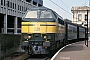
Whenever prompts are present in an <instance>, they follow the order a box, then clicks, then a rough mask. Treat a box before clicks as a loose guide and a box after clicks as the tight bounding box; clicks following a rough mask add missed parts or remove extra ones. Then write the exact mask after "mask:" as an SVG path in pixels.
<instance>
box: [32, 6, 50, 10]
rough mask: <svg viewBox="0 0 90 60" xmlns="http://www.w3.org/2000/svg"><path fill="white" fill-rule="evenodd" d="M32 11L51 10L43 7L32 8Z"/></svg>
mask: <svg viewBox="0 0 90 60" xmlns="http://www.w3.org/2000/svg"><path fill="white" fill-rule="evenodd" d="M30 10H51V9H49V8H47V7H44V6H42V7H31V8H30Z"/></svg>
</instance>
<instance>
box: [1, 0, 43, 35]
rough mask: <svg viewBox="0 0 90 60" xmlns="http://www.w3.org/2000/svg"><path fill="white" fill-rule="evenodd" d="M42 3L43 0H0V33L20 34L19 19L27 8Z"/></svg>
mask: <svg viewBox="0 0 90 60" xmlns="http://www.w3.org/2000/svg"><path fill="white" fill-rule="evenodd" d="M28 1H29V2H28ZM42 5H43V0H0V33H2V34H20V33H21V19H22V16H23V15H24V14H25V12H26V11H27V9H30V8H31V7H34V6H42Z"/></svg>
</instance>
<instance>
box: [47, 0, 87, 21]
mask: <svg viewBox="0 0 90 60" xmlns="http://www.w3.org/2000/svg"><path fill="white" fill-rule="evenodd" d="M49 1H51V2H52V3H53V4H55V5H56V6H58V7H59V8H61V9H62V10H64V11H65V12H67V13H68V14H70V15H72V14H71V13H70V12H68V11H67V10H65V9H64V8H62V7H60V6H59V5H58V4H56V3H55V2H53V1H52V0H49ZM61 1H62V0H61ZM87 2H88V1H87ZM87 2H85V3H84V4H83V5H85V4H86V3H87ZM62 3H63V4H65V3H64V2H63V1H62ZM65 5H66V4H65ZM66 6H67V5H66ZM67 7H68V6H67ZM68 8H69V7H68ZM74 18H75V19H78V18H76V17H74Z"/></svg>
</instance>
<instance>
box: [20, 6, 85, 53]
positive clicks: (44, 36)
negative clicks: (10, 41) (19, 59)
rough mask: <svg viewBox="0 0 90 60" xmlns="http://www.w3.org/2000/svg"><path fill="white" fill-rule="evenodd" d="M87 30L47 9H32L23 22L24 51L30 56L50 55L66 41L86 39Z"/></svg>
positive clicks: (22, 38) (28, 11)
mask: <svg viewBox="0 0 90 60" xmlns="http://www.w3.org/2000/svg"><path fill="white" fill-rule="evenodd" d="M85 29H86V28H84V27H81V26H78V25H75V24H72V23H71V24H70V23H67V22H65V21H64V20H63V18H62V17H61V16H60V15H58V14H57V13H56V12H55V11H53V10H51V9H49V8H47V7H32V8H31V9H29V10H27V12H26V13H25V15H24V16H23V18H22V22H21V40H22V49H23V50H25V52H28V54H48V53H49V52H50V51H51V50H55V49H57V48H59V47H60V46H61V45H63V44H65V41H68V40H73V39H77V38H78V39H80V38H85ZM79 35H80V36H79ZM82 35H83V36H82Z"/></svg>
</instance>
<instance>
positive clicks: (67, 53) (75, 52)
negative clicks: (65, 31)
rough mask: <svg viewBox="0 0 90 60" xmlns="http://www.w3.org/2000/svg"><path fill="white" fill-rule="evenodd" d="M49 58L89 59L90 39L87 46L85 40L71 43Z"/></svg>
mask: <svg viewBox="0 0 90 60" xmlns="http://www.w3.org/2000/svg"><path fill="white" fill-rule="evenodd" d="M51 60H90V41H89V42H88V47H87V46H86V45H85V41H81V42H76V43H73V44H71V45H69V46H67V47H66V48H64V49H63V50H61V51H60V52H59V53H57V55H56V56H54V57H53V58H52V59H51Z"/></svg>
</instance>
